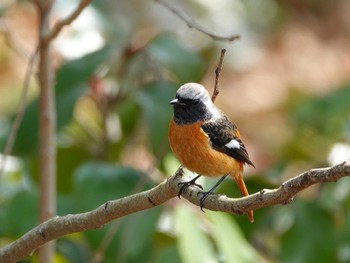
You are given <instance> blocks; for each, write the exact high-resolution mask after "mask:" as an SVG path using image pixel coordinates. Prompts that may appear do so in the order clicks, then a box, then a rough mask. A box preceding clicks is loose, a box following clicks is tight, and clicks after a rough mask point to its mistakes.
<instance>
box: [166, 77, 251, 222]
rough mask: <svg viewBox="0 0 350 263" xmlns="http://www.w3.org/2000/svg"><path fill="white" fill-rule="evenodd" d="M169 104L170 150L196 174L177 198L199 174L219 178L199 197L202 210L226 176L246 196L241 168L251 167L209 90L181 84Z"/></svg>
mask: <svg viewBox="0 0 350 263" xmlns="http://www.w3.org/2000/svg"><path fill="white" fill-rule="evenodd" d="M170 104H172V105H173V106H174V117H173V118H172V120H171V122H170V126H169V132H168V136H169V143H170V147H171V149H172V151H173V152H174V154H175V156H176V158H177V159H178V160H179V161H180V162H181V163H182V164H183V165H184V166H185V167H186V168H188V169H189V170H191V171H192V172H195V173H197V174H198V176H197V177H195V178H194V179H192V180H191V181H189V182H187V183H185V184H184V185H183V186H182V188H181V190H180V192H179V196H180V194H181V193H182V192H183V191H184V190H185V188H187V187H188V186H189V185H197V184H196V183H195V181H196V179H197V178H198V177H199V176H201V175H204V176H210V177H218V176H222V177H221V179H220V180H219V181H218V182H217V184H216V185H215V186H214V187H213V188H212V189H210V190H209V191H208V192H206V193H205V194H204V195H203V197H202V198H201V200H200V203H201V209H202V206H203V204H204V201H205V199H206V197H207V196H208V195H209V194H211V193H212V192H213V190H214V189H215V188H216V187H217V186H218V185H219V184H220V183H221V182H222V181H223V180H224V179H225V177H226V176H227V175H231V176H233V178H234V179H235V181H236V183H237V185H238V187H239V190H240V192H241V194H242V195H243V196H247V195H249V193H248V190H247V188H246V186H245V183H244V181H243V178H242V173H243V166H244V165H245V164H248V165H251V166H253V167H254V164H253V163H252V161H251V160H250V159H249V156H248V152H247V150H246V148H245V146H244V144H243V142H242V139H241V136H240V133H239V131H238V130H237V127H236V125H235V124H234V123H233V122H231V121H230V120H229V118H228V117H227V116H226V115H225V114H224V113H223V112H222V111H221V110H220V109H218V108H217V107H216V106H215V105H214V103H213V102H212V100H211V98H210V95H209V93H208V91H207V90H206V89H205V88H204V87H203V86H202V85H200V84H198V83H187V84H184V85H183V86H181V87H180V88H179V89H178V91H177V92H176V97H175V99H174V100H172V101H170ZM197 186H199V185H197ZM199 187H201V186H199ZM248 218H249V220H250V221H251V222H253V221H254V217H253V211H249V212H248Z"/></svg>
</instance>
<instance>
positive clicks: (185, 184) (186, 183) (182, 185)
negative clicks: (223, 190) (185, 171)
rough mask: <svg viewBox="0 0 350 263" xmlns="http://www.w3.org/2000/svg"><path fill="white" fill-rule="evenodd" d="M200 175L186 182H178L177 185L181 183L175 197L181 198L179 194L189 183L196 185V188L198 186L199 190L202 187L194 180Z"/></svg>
mask: <svg viewBox="0 0 350 263" xmlns="http://www.w3.org/2000/svg"><path fill="white" fill-rule="evenodd" d="M199 177H200V175H197V176H196V177H195V178H193V179H191V180H190V181H188V182H183V183H179V184H178V185H179V186H180V185H181V188H180V191H179V193H178V195H177V197H178V198H179V199H181V195H182V194H183V193H184V191H185V190H186V189H187V188H188V187H189V186H191V185H194V186H197V187H198V188H200V189H201V190H203V187H202V186H201V185H200V184H197V183H196V180H197V179H198V178H199Z"/></svg>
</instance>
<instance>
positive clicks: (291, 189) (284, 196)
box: [0, 162, 350, 263]
mask: <svg viewBox="0 0 350 263" xmlns="http://www.w3.org/2000/svg"><path fill="white" fill-rule="evenodd" d="M345 176H350V162H344V163H342V164H339V165H336V166H333V167H328V168H321V169H313V170H309V171H306V172H304V173H302V174H300V175H298V176H296V177H294V178H292V179H290V180H288V181H286V182H285V183H283V184H282V185H281V186H280V187H279V188H277V189H273V190H268V189H264V190H261V191H259V192H257V193H255V194H252V195H249V196H246V197H242V198H228V197H226V196H224V195H217V194H212V195H210V196H209V197H208V198H207V199H206V201H205V204H204V207H205V208H206V209H209V210H213V211H222V212H228V213H233V214H245V213H247V212H248V211H250V210H256V209H259V208H263V207H267V206H271V205H275V204H284V205H285V204H288V203H290V202H291V201H292V200H293V198H294V196H295V195H296V194H297V193H298V192H300V191H302V190H303V189H305V188H307V187H309V186H311V185H313V184H317V183H325V182H335V181H337V180H339V179H340V178H342V177H345ZM185 181H188V177H187V176H184V174H183V170H182V169H179V170H178V171H177V172H176V173H175V175H173V176H170V177H169V178H168V179H167V180H166V181H164V182H162V183H161V184H159V185H157V186H156V187H154V188H152V189H150V190H148V191H145V192H141V193H138V194H134V195H131V196H128V197H124V198H121V199H118V200H113V201H108V202H106V203H105V204H103V205H101V206H99V207H98V208H96V209H95V210H92V211H90V212H86V213H82V214H75V215H66V216H62V217H55V218H52V219H50V220H48V221H46V222H44V223H42V224H40V225H39V226H37V227H35V228H34V229H32V230H30V231H29V232H27V233H26V234H24V235H23V236H22V237H20V238H19V239H17V240H16V241H14V242H12V243H11V244H9V245H7V246H5V247H3V248H1V249H0V262H3V263H8V262H15V261H17V260H20V259H23V258H25V257H28V256H29V255H31V254H32V253H33V252H34V251H35V250H36V249H37V248H38V247H39V246H42V245H43V244H45V243H46V242H48V241H50V240H53V239H56V238H59V237H61V236H64V235H67V234H71V233H75V232H82V231H86V230H88V229H95V228H99V227H102V226H103V225H104V224H106V223H108V222H109V221H111V220H113V219H117V218H120V217H123V216H126V215H129V214H132V213H136V212H138V211H141V210H145V209H150V208H152V207H154V206H158V205H161V204H163V203H164V202H166V201H168V200H169V199H171V198H174V197H176V196H177V194H178V191H179V190H180V187H181V186H179V183H181V182H185ZM202 194H203V192H202V191H201V190H199V189H198V188H196V187H195V186H190V187H188V188H187V189H186V190H185V191H184V193H183V197H185V198H186V199H187V200H189V201H190V202H191V203H193V204H195V205H198V206H199V203H200V197H201V196H202Z"/></svg>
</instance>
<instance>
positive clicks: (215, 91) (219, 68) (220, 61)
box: [211, 48, 226, 102]
mask: <svg viewBox="0 0 350 263" xmlns="http://www.w3.org/2000/svg"><path fill="white" fill-rule="evenodd" d="M225 53H226V49H224V48H223V49H221V54H220V60H219V64H218V66H217V67H216V70H215V84H214V91H213V95H212V96H211V100H212V101H213V102H215V99H216V97H217V96H218V95H219V79H220V73H221V69H222V63H223V62H224V57H225Z"/></svg>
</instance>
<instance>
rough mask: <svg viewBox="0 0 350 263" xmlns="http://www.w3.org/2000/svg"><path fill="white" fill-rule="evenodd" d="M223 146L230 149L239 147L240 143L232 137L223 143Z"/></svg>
mask: <svg viewBox="0 0 350 263" xmlns="http://www.w3.org/2000/svg"><path fill="white" fill-rule="evenodd" d="M225 146H226V147H227V148H231V149H235V148H237V149H240V148H241V145H240V144H239V142H238V141H237V140H235V139H232V140H231V141H229V142H228V143H226V144H225Z"/></svg>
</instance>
